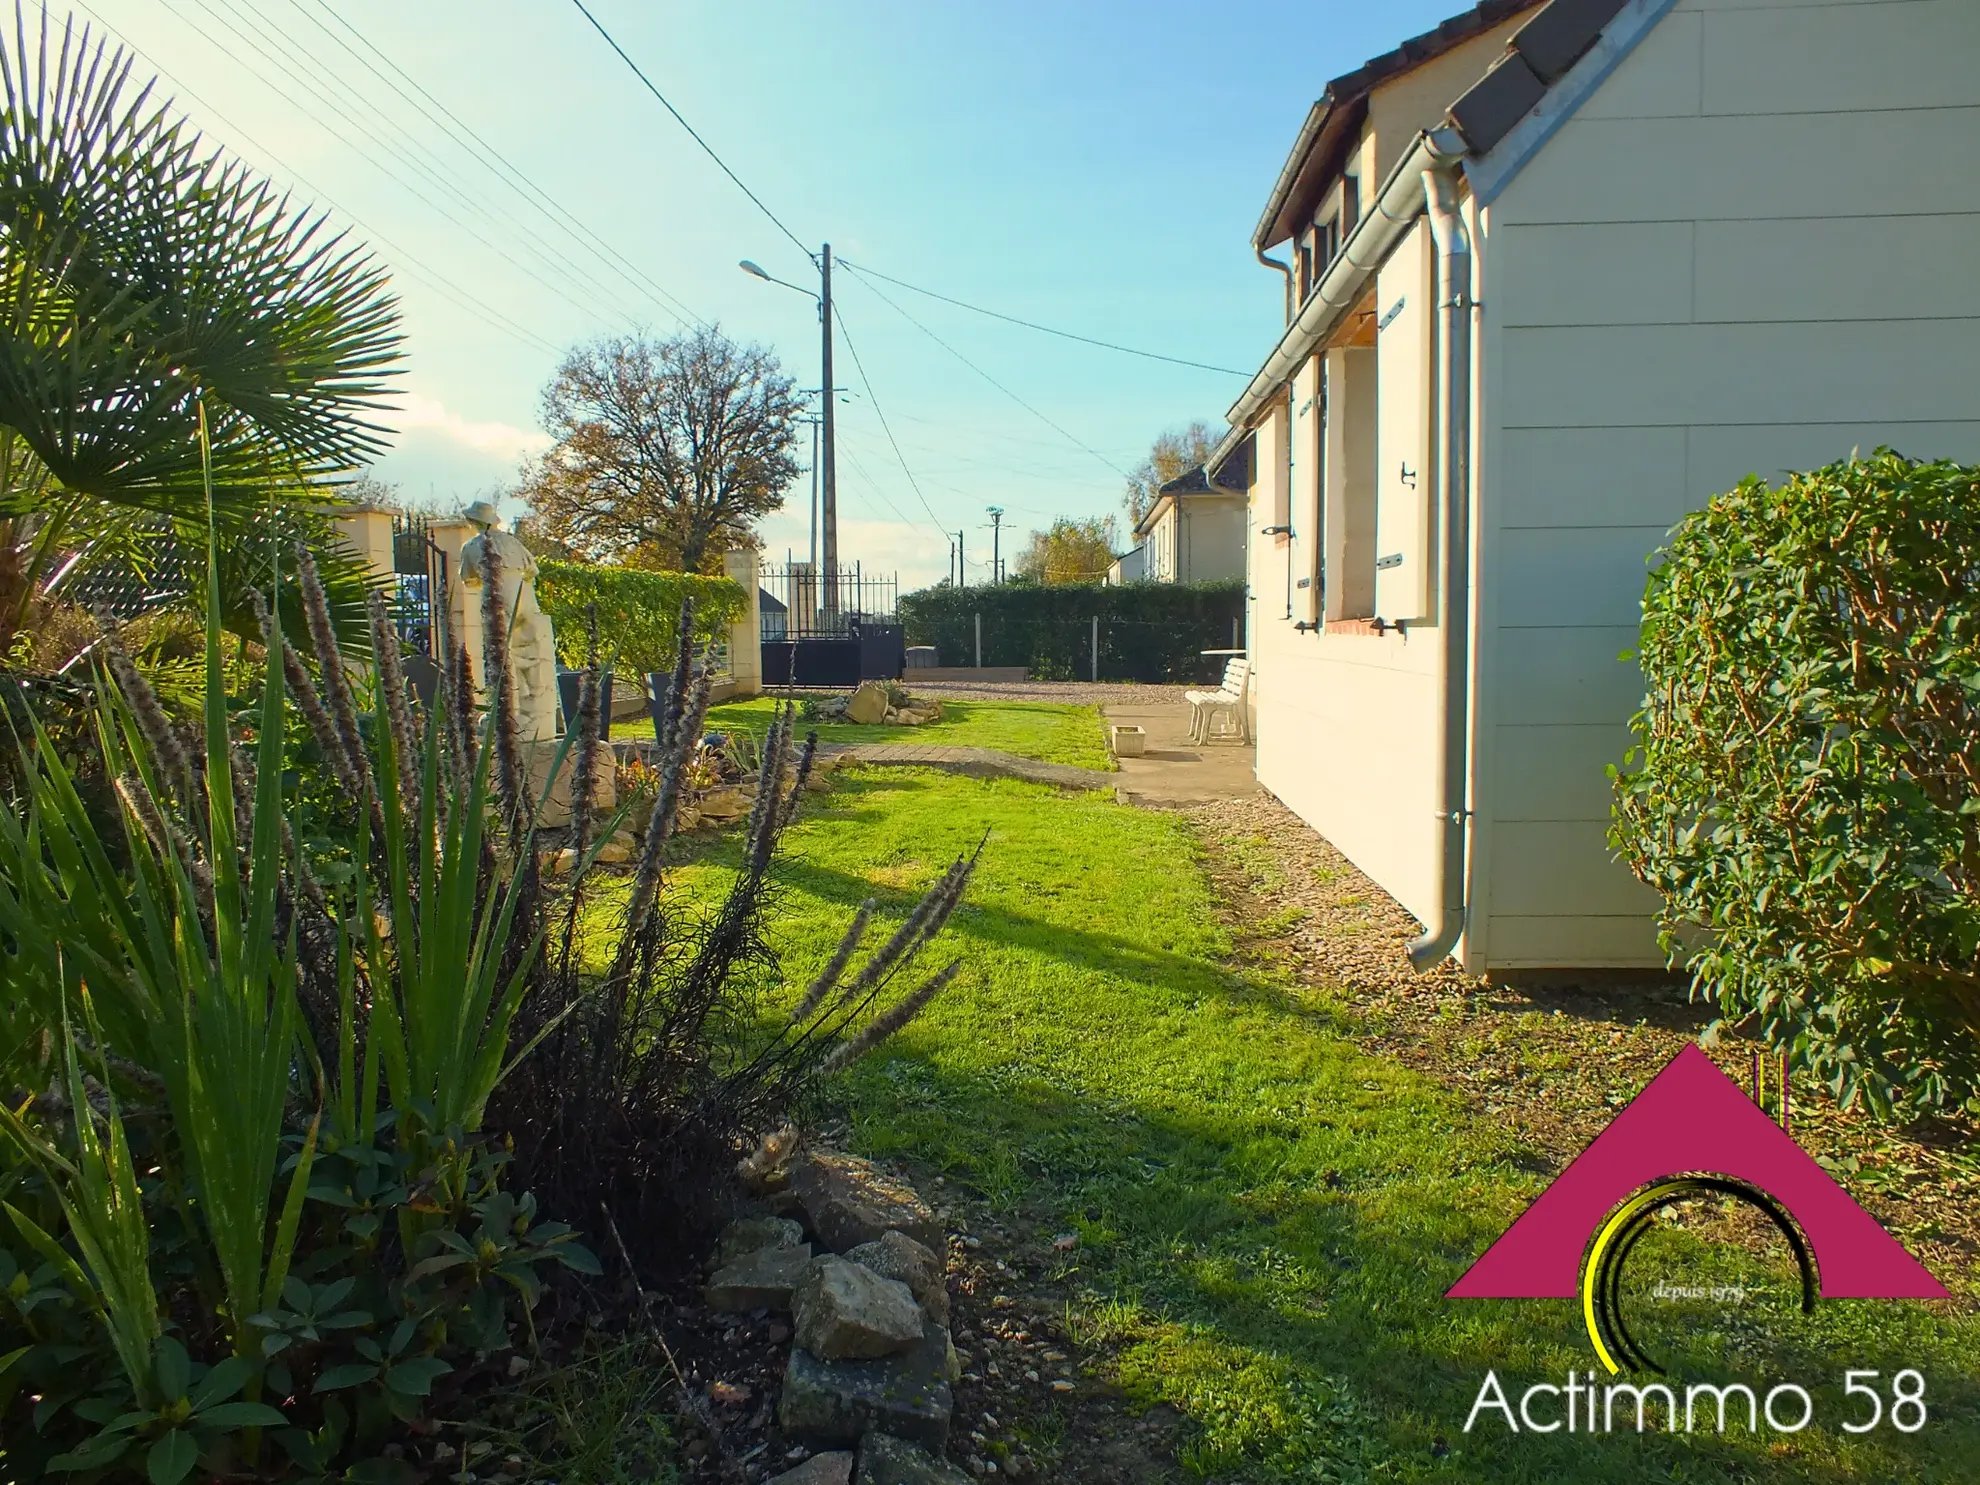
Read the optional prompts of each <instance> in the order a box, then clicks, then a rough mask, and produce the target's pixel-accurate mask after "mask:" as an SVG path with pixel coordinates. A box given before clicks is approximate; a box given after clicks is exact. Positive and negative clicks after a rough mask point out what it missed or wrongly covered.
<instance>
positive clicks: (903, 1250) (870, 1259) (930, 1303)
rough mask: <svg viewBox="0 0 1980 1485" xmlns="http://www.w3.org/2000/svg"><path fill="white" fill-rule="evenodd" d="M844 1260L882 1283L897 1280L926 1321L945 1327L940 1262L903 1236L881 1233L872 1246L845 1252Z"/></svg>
mask: <svg viewBox="0 0 1980 1485" xmlns="http://www.w3.org/2000/svg"><path fill="white" fill-rule="evenodd" d="M846 1257H848V1258H850V1259H851V1260H852V1261H853V1262H854V1263H861V1264H864V1265H866V1267H868V1268H870V1269H872V1270H873V1272H875V1273H876V1274H878V1275H880V1277H881V1278H883V1279H898V1280H899V1281H900V1282H901V1283H903V1284H905V1285H907V1286H908V1288H909V1289H910V1290H912V1291H913V1293H914V1297H915V1299H916V1301H917V1302H919V1303H920V1305H921V1308H922V1309H924V1310H926V1311H927V1312H928V1318H929V1319H930V1320H933V1321H934V1322H935V1323H936V1324H937V1325H947V1324H948V1323H949V1285H948V1281H947V1277H946V1276H945V1274H944V1273H943V1265H942V1260H941V1259H939V1258H937V1257H936V1256H935V1254H934V1253H933V1252H931V1251H930V1250H929V1249H927V1248H925V1247H923V1246H922V1245H921V1244H920V1243H917V1242H916V1241H915V1240H914V1239H913V1238H911V1237H909V1236H908V1235H907V1234H906V1233H904V1232H883V1233H882V1234H880V1236H879V1238H878V1239H877V1240H876V1241H874V1242H870V1243H861V1244H860V1245H859V1246H858V1247H856V1248H851V1249H848V1250H847V1252H846Z"/></svg>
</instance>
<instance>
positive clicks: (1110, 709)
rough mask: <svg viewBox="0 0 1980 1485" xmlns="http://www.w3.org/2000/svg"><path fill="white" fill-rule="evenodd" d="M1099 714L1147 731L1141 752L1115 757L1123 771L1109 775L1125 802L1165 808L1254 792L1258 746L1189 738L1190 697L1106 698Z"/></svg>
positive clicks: (1256, 788)
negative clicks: (1198, 740)
mask: <svg viewBox="0 0 1980 1485" xmlns="http://www.w3.org/2000/svg"><path fill="white" fill-rule="evenodd" d="M1101 713H1102V715H1103V716H1105V717H1106V719H1107V721H1108V722H1109V723H1111V724H1114V725H1117V726H1123V727H1139V728H1141V729H1142V730H1143V731H1144V732H1146V733H1147V734H1148V746H1147V747H1146V748H1145V749H1144V750H1143V752H1142V754H1141V756H1139V757H1129V758H1122V759H1119V760H1118V761H1119V763H1120V765H1121V771H1120V772H1119V773H1117V774H1115V775H1113V778H1114V781H1115V793H1116V794H1117V795H1118V796H1120V797H1121V799H1122V800H1123V802H1125V803H1128V804H1146V805H1153V806H1156V807H1158V808H1167V807H1170V806H1180V805H1186V804H1209V803H1211V802H1213V801H1215V800H1219V799H1243V798H1246V797H1248V796H1250V795H1253V794H1256V793H1257V792H1258V775H1257V765H1256V759H1257V753H1256V750H1255V749H1254V748H1253V747H1252V746H1251V744H1250V743H1238V742H1210V743H1198V742H1191V741H1190V737H1189V703H1188V702H1186V701H1182V700H1180V699H1174V698H1169V697H1160V698H1157V697H1150V698H1148V699H1146V700H1143V699H1141V698H1139V697H1137V698H1133V699H1131V700H1123V701H1109V702H1107V703H1106V704H1105V705H1104V706H1102V707H1101Z"/></svg>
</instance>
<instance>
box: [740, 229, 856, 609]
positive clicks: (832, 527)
mask: <svg viewBox="0 0 1980 1485" xmlns="http://www.w3.org/2000/svg"><path fill="white" fill-rule="evenodd" d="M813 261H814V262H815V263H816V264H817V267H818V273H819V280H820V287H821V289H822V291H823V292H821V293H818V294H813V293H812V292H811V290H809V289H806V288H800V287H799V286H798V285H797V284H791V283H785V282H784V280H783V279H780V278H773V277H772V276H771V275H770V274H768V273H765V272H764V271H763V270H762V269H761V268H759V267H757V265H756V264H754V263H752V262H751V261H750V260H749V259H747V258H744V259H743V260H742V262H740V263H738V264H737V265H736V266H737V267H738V268H740V269H742V271H743V272H744V273H747V274H748V275H750V277H752V278H760V279H762V280H763V281H764V282H765V283H766V284H776V285H777V286H778V287H779V288H784V289H790V290H792V291H794V292H795V293H799V294H804V295H806V296H808V297H809V298H810V299H811V300H812V301H813V302H814V303H816V304H817V306H818V325H819V334H820V341H821V347H820V355H819V359H820V363H821V373H822V374H821V378H820V379H821V381H822V382H823V384H824V385H823V389H822V392H821V394H820V395H821V397H822V402H823V410H822V412H821V414H820V417H821V419H822V422H821V428H822V431H823V433H824V444H825V449H824V469H823V473H824V487H825V488H824V493H823V498H822V505H823V518H824V519H823V521H822V524H823V526H824V528H825V551H824V559H825V585H824V586H825V594H824V596H825V612H826V614H827V615H828V616H829V617H832V618H836V617H837V615H838V612H839V457H838V437H837V433H836V430H835V429H834V427H833V418H832V404H833V402H834V401H835V400H836V399H834V397H833V395H832V244H831V243H829V242H828V243H826V244H825V246H824V248H823V249H822V250H821V251H820V253H819V255H818V257H817V258H816V259H815V260H813Z"/></svg>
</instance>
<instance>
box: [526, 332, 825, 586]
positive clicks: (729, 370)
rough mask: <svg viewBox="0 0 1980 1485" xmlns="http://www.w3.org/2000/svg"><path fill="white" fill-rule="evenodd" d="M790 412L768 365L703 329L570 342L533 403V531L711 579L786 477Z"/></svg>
mask: <svg viewBox="0 0 1980 1485" xmlns="http://www.w3.org/2000/svg"><path fill="white" fill-rule="evenodd" d="M801 410H802V406H801V403H800V401H799V399H798V396H797V392H796V389H795V387H794V385H793V384H792V381H791V379H790V378H789V377H787V376H785V375H784V374H783V372H782V371H781V370H780V369H779V368H778V365H777V360H776V358H775V357H774V356H773V355H771V353H770V352H769V351H768V350H765V349H764V348H762V347H760V346H742V345H738V344H736V343H735V342H734V341H732V340H729V339H728V338H727V337H725V336H724V335H723V334H722V333H721V331H720V330H719V329H718V328H715V327H713V326H710V327H707V328H704V329H700V330H695V331H691V332H689V333H687V334H684V335H680V336H676V337H674V338H673V339H670V340H660V341H655V340H651V339H648V338H647V337H645V336H643V335H622V336H615V337H612V338H609V339H605V340H600V341H597V342H594V343H593V344H591V345H587V346H580V347H578V348H577V349H576V350H574V351H572V352H571V353H570V354H569V355H568V356H567V357H565V358H564V364H563V365H562V366H561V367H559V368H558V370H557V374H556V376H555V377H554V378H553V379H552V380H551V383H550V385H549V387H548V388H546V389H545V391H544V394H543V421H544V426H545V427H546V428H547V429H548V430H549V432H550V434H551V436H552V437H553V438H555V439H556V443H555V444H554V446H552V448H551V449H550V451H549V452H548V453H547V454H545V455H544V456H543V457H542V458H541V459H540V460H538V461H536V463H535V464H534V465H532V466H531V467H530V468H529V469H528V470H527V471H526V474H525V481H524V486H523V489H522V490H521V491H520V494H521V495H522V498H523V499H525V500H527V501H528V502H529V504H530V506H531V507H532V509H533V510H534V511H535V513H536V518H537V523H536V527H535V534H536V535H537V536H538V537H539V538H545V539H548V540H549V541H554V542H557V543H561V544H562V545H563V547H564V548H565V549H566V550H568V551H569V552H571V553H573V554H575V555H577V556H579V557H582V558H585V559H588V560H591V561H594V562H622V563H626V564H628V565H634V566H641V567H649V568H655V569H669V570H675V571H686V572H706V571H712V570H715V569H716V568H717V567H718V566H719V564H720V560H721V555H722V553H723V552H724V551H725V550H727V549H729V548H731V547H735V546H741V545H748V544H751V543H753V540H754V538H753V536H752V534H751V531H750V526H751V523H753V522H754V521H755V520H756V519H757V518H758V517H760V516H763V515H766V514H768V513H769V512H770V511H773V510H776V509H777V508H778V507H779V506H781V505H782V504H783V503H784V489H785V487H786V486H787V485H789V484H790V482H791V481H792V480H793V479H795V478H796V477H797V460H796V458H795V450H796V445H797V432H796V422H797V417H798V414H799V413H800V411H801Z"/></svg>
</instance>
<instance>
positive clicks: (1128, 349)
mask: <svg viewBox="0 0 1980 1485" xmlns="http://www.w3.org/2000/svg"><path fill="white" fill-rule="evenodd" d="M839 263H840V265H841V266H842V267H845V268H850V269H851V270H852V271H853V272H854V273H860V274H868V275H871V276H872V277H874V278H879V279H885V280H886V281H887V282H888V283H890V284H897V285H899V286H900V287H901V288H903V289H907V290H909V291H910V292H912V293H916V294H925V295H926V296H927V297H928V298H930V299H939V300H941V301H942V302H943V303H944V304H953V305H955V306H956V308H957V309H966V310H969V311H970V312H971V313H972V314H979V315H988V316H989V317H990V318H991V319H993V320H1002V321H1004V322H1005V323H1006V324H1009V325H1022V326H1023V327H1024V328H1025V329H1027V330H1036V331H1038V332H1039V333H1040V334H1041V335H1056V336H1058V337H1059V338H1060V339H1061V340H1076V341H1078V342H1079V343H1080V344H1081V345H1093V346H1098V347H1100V349H1101V350H1103V351H1119V352H1120V353H1121V354H1122V355H1124V356H1140V357H1142V358H1143V359H1144V360H1148V361H1167V362H1168V363H1169V364H1170V365H1171V366H1192V367H1194V368H1196V370H1198V371H1215V372H1220V373H1222V374H1223V375H1225V376H1242V377H1247V378H1248V377H1250V375H1251V373H1250V372H1248V371H1239V370H1237V369H1236V368H1235V367H1230V366H1212V365H1211V364H1210V363H1209V362H1208V361H1189V360H1185V359H1184V358H1183V357H1181V356H1165V355H1163V354H1162V353H1161V352H1159V351H1143V350H1137V349H1136V348H1135V347H1134V346H1131V345H1117V344H1115V343H1114V342H1113V341H1111V340H1095V339H1094V338H1093V337H1092V336H1091V335H1079V334H1076V333H1075V332H1073V331H1071V330H1058V329H1055V328H1053V327H1052V326H1050V325H1041V324H1039V323H1038V322H1037V321H1036V320H1021V319H1019V318H1018V317H1017V316H1016V315H1007V314H1005V313H1003V312H1002V311H1001V310H995V309H985V308H984V307H983V306H982V305H980V304H971V303H970V302H969V301H968V300H965V299H955V298H951V297H950V296H949V295H947V294H938V293H936V292H935V291H934V290H933V289H924V288H922V287H921V286H920V285H919V284H911V283H909V282H908V281H907V280H906V279H900V278H895V277H894V276H893V275H892V274H890V273H882V272H881V271H880V270H879V269H877V268H867V267H865V266H864V265H862V264H858V263H854V262H853V261H851V260H850V259H848V258H841V259H839Z"/></svg>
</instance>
